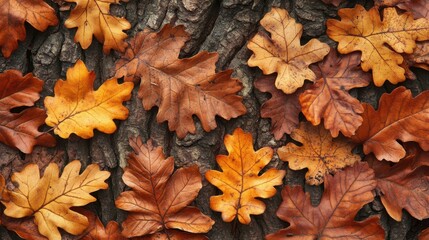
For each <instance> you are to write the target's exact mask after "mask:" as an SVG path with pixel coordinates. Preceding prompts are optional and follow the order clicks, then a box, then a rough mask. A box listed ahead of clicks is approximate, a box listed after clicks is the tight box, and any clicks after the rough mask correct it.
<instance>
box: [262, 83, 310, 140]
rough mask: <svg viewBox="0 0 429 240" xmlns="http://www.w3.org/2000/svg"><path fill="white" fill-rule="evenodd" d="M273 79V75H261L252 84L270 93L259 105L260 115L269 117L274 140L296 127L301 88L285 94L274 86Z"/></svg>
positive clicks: (299, 110) (299, 109) (289, 132)
mask: <svg viewBox="0 0 429 240" xmlns="http://www.w3.org/2000/svg"><path fill="white" fill-rule="evenodd" d="M275 79H276V76H275V75H269V76H262V77H260V78H259V79H257V80H256V81H255V83H254V85H255V87H256V88H257V89H258V90H259V91H261V92H269V93H270V94H271V98H270V99H268V100H267V101H266V102H264V104H262V106H261V117H263V118H271V132H273V133H274V138H275V139H276V140H280V139H281V138H282V137H283V135H284V134H285V133H286V134H291V133H292V131H293V130H294V129H295V128H297V127H298V124H299V113H300V112H301V106H300V105H299V101H298V96H299V94H301V93H302V88H300V89H298V90H297V91H296V92H294V93H293V94H285V93H284V92H283V91H281V90H279V89H277V88H276V87H275V86H274V81H275Z"/></svg>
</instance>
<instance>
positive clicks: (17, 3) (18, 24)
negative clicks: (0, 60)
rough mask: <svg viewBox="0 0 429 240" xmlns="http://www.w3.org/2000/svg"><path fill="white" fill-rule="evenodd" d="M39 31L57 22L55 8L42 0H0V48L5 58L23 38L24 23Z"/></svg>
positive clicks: (24, 33)
mask: <svg viewBox="0 0 429 240" xmlns="http://www.w3.org/2000/svg"><path fill="white" fill-rule="evenodd" d="M25 22H28V23H29V24H30V25H31V26H33V27H34V28H35V29H37V30H39V31H45V30H46V29H47V28H48V27H49V26H55V25H57V24H58V19H57V16H56V14H55V10H54V9H53V8H52V7H50V6H49V4H47V3H46V2H44V1H43V0H0V29H1V31H0V48H1V51H2V53H3V56H4V57H5V58H8V57H10V55H11V54H12V52H13V51H14V50H15V49H17V48H18V40H19V41H23V40H24V39H25V35H26V32H25V26H24V23H25Z"/></svg>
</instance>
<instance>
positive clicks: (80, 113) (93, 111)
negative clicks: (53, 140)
mask: <svg viewBox="0 0 429 240" xmlns="http://www.w3.org/2000/svg"><path fill="white" fill-rule="evenodd" d="M94 80H95V73H94V72H93V71H91V72H88V69H87V68H86V66H85V64H84V63H83V62H82V61H80V60H78V61H77V62H76V65H75V66H74V67H72V68H70V69H68V70H67V80H65V81H64V80H61V79H60V80H58V81H57V83H56V84H55V88H54V93H55V96H54V97H46V98H45V108H46V110H47V115H48V117H47V118H46V121H45V122H46V124H47V125H48V126H51V127H54V133H55V134H58V135H59V136H60V137H62V138H68V137H69V136H70V134H72V133H75V134H76V135H78V136H79V137H82V138H85V139H87V138H91V137H93V136H94V132H93V129H94V128H96V129H98V130H100V131H101V132H104V133H113V132H114V131H115V130H116V125H115V122H113V119H120V120H125V119H126V118H127V117H128V109H127V108H126V107H124V106H123V105H122V102H123V101H127V100H129V99H130V97H131V91H132V89H133V86H134V84H133V83H132V82H125V83H122V84H118V81H117V79H116V78H112V79H109V80H107V81H106V82H104V83H103V84H102V85H101V86H100V88H98V90H96V91H94V89H93V85H94Z"/></svg>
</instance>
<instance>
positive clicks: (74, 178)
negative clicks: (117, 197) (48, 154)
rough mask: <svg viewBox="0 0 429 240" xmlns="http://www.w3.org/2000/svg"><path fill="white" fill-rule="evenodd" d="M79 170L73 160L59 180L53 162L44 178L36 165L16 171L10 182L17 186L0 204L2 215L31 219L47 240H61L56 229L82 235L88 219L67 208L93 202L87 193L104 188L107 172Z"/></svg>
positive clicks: (93, 166) (96, 168)
mask: <svg viewBox="0 0 429 240" xmlns="http://www.w3.org/2000/svg"><path fill="white" fill-rule="evenodd" d="M80 168H81V163H80V162H79V161H78V160H75V161H72V162H70V163H69V164H67V165H66V166H65V168H64V170H63V173H62V174H61V177H60V176H59V168H58V165H57V164H55V163H52V164H50V165H49V166H48V167H47V168H46V169H45V172H44V175H43V177H40V173H39V168H38V167H37V165H36V164H29V165H27V166H26V167H25V168H24V169H23V170H22V171H21V172H15V173H14V174H13V175H12V177H11V180H12V182H14V183H16V184H17V186H18V187H17V188H16V189H15V190H14V191H8V194H9V198H10V201H7V202H6V201H2V203H3V205H4V206H5V207H6V209H5V210H4V214H5V215H6V216H9V217H13V218H23V217H28V216H34V222H35V223H36V225H37V226H38V230H39V232H40V233H41V234H42V235H43V236H46V237H47V238H48V239H61V234H60V232H59V230H58V227H60V228H62V229H64V230H65V231H66V232H68V233H70V234H73V235H77V234H79V233H81V232H83V231H84V230H85V229H86V228H87V226H88V219H87V218H86V217H85V216H83V215H81V214H79V213H77V212H75V211H72V210H71V209H70V208H71V207H75V206H83V205H86V204H88V203H90V202H94V201H96V199H95V198H94V197H93V196H91V195H90V194H89V193H91V192H95V191H97V190H99V189H106V188H107V184H106V183H105V182H104V180H106V179H107V178H108V177H109V176H110V173H109V172H108V171H100V170H99V168H98V165H96V164H91V165H89V166H88V167H87V168H86V169H85V171H84V172H83V173H82V174H80V175H79V171H80ZM41 196H42V197H41Z"/></svg>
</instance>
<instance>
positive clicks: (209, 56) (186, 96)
mask: <svg viewBox="0 0 429 240" xmlns="http://www.w3.org/2000/svg"><path fill="white" fill-rule="evenodd" d="M188 39H189V35H188V34H187V33H186V32H185V30H184V27H183V26H177V27H171V26H170V25H165V26H164V27H163V28H162V29H161V31H160V32H158V33H155V32H151V31H143V32H139V33H138V34H137V35H136V37H135V38H132V39H131V40H130V44H129V47H128V48H127V50H126V52H125V54H124V55H123V56H122V58H121V59H120V60H118V62H117V63H116V77H124V78H125V81H134V80H136V81H138V80H140V89H139V92H138V96H139V97H140V98H142V102H143V106H144V108H145V109H146V110H150V109H151V108H152V107H154V106H158V107H159V109H158V114H157V117H156V119H157V121H158V122H159V123H160V122H164V121H167V122H168V128H169V129H170V131H176V133H177V136H178V137H179V138H184V137H185V136H186V134H187V133H188V132H189V133H195V124H194V120H193V118H192V117H193V115H195V116H196V117H198V119H200V121H201V124H202V127H203V129H204V130H205V131H207V132H208V131H210V130H213V129H215V128H216V126H217V124H216V119H215V117H216V115H219V116H220V117H222V118H224V119H227V120H229V119H231V118H235V117H238V116H240V115H242V114H244V113H246V107H245V106H244V104H243V103H242V97H240V96H238V95H236V93H237V92H238V91H240V90H241V88H242V85H241V82H240V81H239V80H238V79H235V78H231V73H232V70H226V71H223V72H218V73H216V72H215V69H216V65H215V63H216V61H217V59H218V54H217V53H208V52H205V51H204V52H200V53H198V54H197V55H195V56H194V57H192V58H186V59H178V56H179V53H180V49H181V48H182V47H183V45H184V44H185V42H186V41H187V40H188Z"/></svg>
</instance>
